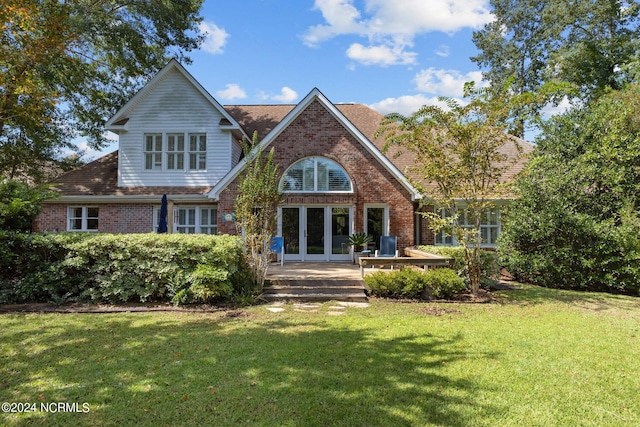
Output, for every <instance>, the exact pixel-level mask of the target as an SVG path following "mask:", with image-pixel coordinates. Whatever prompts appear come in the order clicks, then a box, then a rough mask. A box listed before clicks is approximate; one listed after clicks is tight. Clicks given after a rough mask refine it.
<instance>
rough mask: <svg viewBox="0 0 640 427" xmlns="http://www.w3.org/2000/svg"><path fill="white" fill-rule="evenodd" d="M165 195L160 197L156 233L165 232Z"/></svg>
mask: <svg viewBox="0 0 640 427" xmlns="http://www.w3.org/2000/svg"><path fill="white" fill-rule="evenodd" d="M167 210H168V209H167V195H166V194H163V195H162V204H161V205H160V218H158V233H166V232H167Z"/></svg>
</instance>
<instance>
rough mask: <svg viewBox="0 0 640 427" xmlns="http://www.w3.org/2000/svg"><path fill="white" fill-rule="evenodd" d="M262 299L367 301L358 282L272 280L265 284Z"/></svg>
mask: <svg viewBox="0 0 640 427" xmlns="http://www.w3.org/2000/svg"><path fill="white" fill-rule="evenodd" d="M263 297H264V298H265V299H268V300H271V301H274V300H290V301H351V302H366V301H367V297H366V295H365V293H364V283H363V282H362V281H358V280H317V279H315V280H272V281H269V282H268V283H266V284H265V287H264V290H263Z"/></svg>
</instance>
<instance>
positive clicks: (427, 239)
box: [417, 206, 434, 245]
mask: <svg viewBox="0 0 640 427" xmlns="http://www.w3.org/2000/svg"><path fill="white" fill-rule="evenodd" d="M433 209H434V207H433V206H423V207H421V208H420V212H433ZM419 221H420V237H419V238H420V241H419V242H418V243H417V244H418V245H433V244H434V235H433V231H431V229H430V228H429V220H428V219H427V218H425V217H423V216H420V220H419Z"/></svg>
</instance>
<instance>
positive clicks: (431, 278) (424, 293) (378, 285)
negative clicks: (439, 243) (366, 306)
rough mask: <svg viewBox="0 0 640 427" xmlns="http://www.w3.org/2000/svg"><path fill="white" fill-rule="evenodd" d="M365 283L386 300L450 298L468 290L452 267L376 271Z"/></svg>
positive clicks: (372, 291)
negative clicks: (429, 297) (424, 269)
mask: <svg viewBox="0 0 640 427" xmlns="http://www.w3.org/2000/svg"><path fill="white" fill-rule="evenodd" d="M364 280H365V283H366V284H367V287H368V288H369V289H370V291H371V293H372V294H373V295H375V296H379V297H384V298H411V299H417V298H425V297H428V296H432V297H434V298H450V297H451V296H453V295H454V294H456V293H458V292H460V291H462V290H463V289H465V284H464V280H462V278H460V276H458V275H457V274H456V272H455V271H453V270H452V269H450V268H437V269H432V270H428V271H421V270H417V269H415V268H403V269H402V270H393V271H376V272H375V273H372V274H369V275H367V276H365V277H364Z"/></svg>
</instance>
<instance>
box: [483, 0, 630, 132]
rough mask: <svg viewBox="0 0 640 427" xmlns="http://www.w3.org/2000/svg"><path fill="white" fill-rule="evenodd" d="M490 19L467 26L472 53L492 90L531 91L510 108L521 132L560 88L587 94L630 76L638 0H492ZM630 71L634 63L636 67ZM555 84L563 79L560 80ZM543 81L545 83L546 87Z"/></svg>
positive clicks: (602, 90) (563, 91)
mask: <svg viewBox="0 0 640 427" xmlns="http://www.w3.org/2000/svg"><path fill="white" fill-rule="evenodd" d="M490 4H491V6H492V13H493V15H494V16H495V18H496V19H495V20H493V21H491V22H490V23H487V24H486V25H485V26H484V28H483V29H481V30H479V31H476V32H474V34H473V41H474V43H475V45H476V46H477V47H478V49H479V50H480V53H479V54H478V55H477V56H475V57H473V58H471V59H472V60H473V61H475V62H476V63H477V64H478V65H479V66H480V67H481V68H483V69H484V70H485V71H484V72H483V77H484V79H485V80H487V81H489V82H490V83H491V85H492V87H493V88H494V89H498V90H500V89H502V88H504V87H505V86H508V87H510V90H512V91H513V92H514V93H517V94H526V93H536V94H538V95H541V96H539V97H536V101H535V102H532V103H530V104H527V105H526V106H523V108H516V109H514V110H513V111H512V116H513V117H515V119H516V122H517V123H518V125H519V126H518V129H516V130H515V131H514V134H516V135H518V136H522V135H523V132H524V124H525V121H531V120H533V121H534V122H535V120H536V119H537V118H538V114H539V112H540V110H541V109H542V108H543V107H544V106H545V105H546V104H547V103H548V102H553V103H554V104H556V105H557V104H558V102H560V101H561V100H562V98H563V96H564V95H568V96H569V97H570V98H573V99H579V100H582V101H588V100H592V99H597V98H598V97H599V96H601V95H602V94H604V93H605V92H606V91H607V90H608V89H620V88H621V87H622V86H623V85H624V83H625V82H629V81H630V80H631V79H633V78H635V77H636V76H634V73H633V72H632V70H631V68H630V67H633V66H634V64H635V65H636V66H637V52H638V30H639V29H640V26H639V24H640V19H639V18H640V5H639V4H638V3H637V2H631V1H600V0H582V1H572V2H569V1H564V0H551V1H542V2H541V1H538V0H491V1H490ZM636 71H637V70H636ZM558 83H565V85H563V84H560V85H558ZM545 86H546V88H545Z"/></svg>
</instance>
